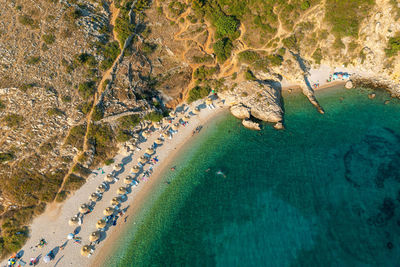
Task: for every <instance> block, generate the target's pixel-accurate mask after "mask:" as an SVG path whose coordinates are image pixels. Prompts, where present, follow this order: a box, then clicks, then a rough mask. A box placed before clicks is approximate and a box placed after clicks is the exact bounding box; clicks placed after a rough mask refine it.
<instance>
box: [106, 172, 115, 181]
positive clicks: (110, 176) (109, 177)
mask: <svg viewBox="0 0 400 267" xmlns="http://www.w3.org/2000/svg"><path fill="white" fill-rule="evenodd" d="M104 181H106V182H107V183H112V182H113V181H114V177H113V176H112V175H111V174H110V173H109V174H107V176H106V177H104Z"/></svg>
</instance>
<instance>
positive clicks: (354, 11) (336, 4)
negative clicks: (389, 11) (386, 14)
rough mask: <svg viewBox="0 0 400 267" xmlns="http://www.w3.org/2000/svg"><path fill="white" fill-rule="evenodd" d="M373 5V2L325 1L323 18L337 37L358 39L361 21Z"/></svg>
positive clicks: (359, 0) (370, 0) (366, 0)
mask: <svg viewBox="0 0 400 267" xmlns="http://www.w3.org/2000/svg"><path fill="white" fill-rule="evenodd" d="M374 4H375V0H352V1H349V0H327V1H326V12H325V18H326V20H327V21H328V22H329V23H330V24H331V25H332V31H333V33H334V34H335V35H336V36H337V37H344V36H352V37H358V31H359V27H360V24H361V21H362V20H363V19H364V18H365V17H366V16H367V15H368V13H369V11H370V10H371V9H372V7H373V6H374Z"/></svg>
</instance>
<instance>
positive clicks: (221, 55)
mask: <svg viewBox="0 0 400 267" xmlns="http://www.w3.org/2000/svg"><path fill="white" fill-rule="evenodd" d="M232 48H233V45H232V41H231V40H230V39H228V38H224V39H221V40H218V41H217V42H216V43H215V44H214V46H213V49H214V52H215V54H216V56H217V59H218V62H220V63H223V62H225V61H226V60H227V59H228V58H229V57H230V56H231V52H232Z"/></svg>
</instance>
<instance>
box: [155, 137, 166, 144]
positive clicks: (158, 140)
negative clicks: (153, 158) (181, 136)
mask: <svg viewBox="0 0 400 267" xmlns="http://www.w3.org/2000/svg"><path fill="white" fill-rule="evenodd" d="M155 143H156V144H157V145H162V143H164V140H162V139H161V138H157V140H156V141H155Z"/></svg>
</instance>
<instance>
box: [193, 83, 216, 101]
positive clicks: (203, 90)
mask: <svg viewBox="0 0 400 267" xmlns="http://www.w3.org/2000/svg"><path fill="white" fill-rule="evenodd" d="M210 91H211V88H210V87H201V86H195V87H193V88H192V89H191V90H190V91H189V97H188V102H189V103H192V102H194V101H196V100H198V99H202V98H204V97H206V96H208V94H209V93H210Z"/></svg>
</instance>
